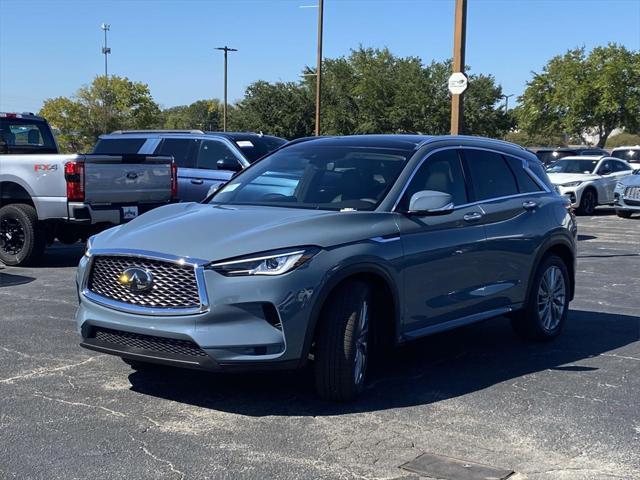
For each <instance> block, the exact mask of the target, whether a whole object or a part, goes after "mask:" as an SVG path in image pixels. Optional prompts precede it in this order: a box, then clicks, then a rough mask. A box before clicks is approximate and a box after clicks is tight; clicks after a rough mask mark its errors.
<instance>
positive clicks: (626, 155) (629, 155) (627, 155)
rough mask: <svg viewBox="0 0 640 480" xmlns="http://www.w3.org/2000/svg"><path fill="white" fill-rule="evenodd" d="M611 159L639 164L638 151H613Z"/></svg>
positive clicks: (639, 150)
mask: <svg viewBox="0 0 640 480" xmlns="http://www.w3.org/2000/svg"><path fill="white" fill-rule="evenodd" d="M611 156H612V157H616V158H621V159H622V160H626V161H627V162H635V163H638V162H640V149H628V150H626V149H625V150H615V151H614V152H611Z"/></svg>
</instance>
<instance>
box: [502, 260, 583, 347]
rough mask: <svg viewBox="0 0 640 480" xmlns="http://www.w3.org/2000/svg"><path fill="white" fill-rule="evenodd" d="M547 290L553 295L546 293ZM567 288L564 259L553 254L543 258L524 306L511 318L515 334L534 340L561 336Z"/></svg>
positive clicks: (565, 312) (568, 287) (565, 313)
mask: <svg viewBox="0 0 640 480" xmlns="http://www.w3.org/2000/svg"><path fill="white" fill-rule="evenodd" d="M551 272H553V273H551ZM553 275H555V277H554V276H553ZM554 287H555V288H554ZM550 289H551V292H552V293H553V295H547V293H548V292H549V290H550ZM570 289H571V284H570V280H569V272H568V270H567V266H566V265H565V263H564V261H563V260H562V259H561V258H560V257H557V256H555V255H550V256H548V257H545V258H544V259H543V260H542V261H541V262H540V264H539V265H538V268H537V270H536V274H535V276H534V277H533V283H532V285H531V289H530V292H529V298H528V299H527V304H526V306H525V308H524V309H523V310H522V311H520V312H518V313H516V314H514V315H513V316H512V318H511V326H512V327H513V329H514V331H515V332H516V334H518V335H519V336H520V337H521V338H523V339H524V340H533V341H545V340H552V339H554V338H556V337H557V336H558V335H560V332H561V331H562V329H563V327H564V324H565V323H566V320H567V314H568V312H569V295H570ZM543 304H544V305H543ZM545 307H546V308H545ZM546 312H548V314H549V315H546V314H545V313H546Z"/></svg>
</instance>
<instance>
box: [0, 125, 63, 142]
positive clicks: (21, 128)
mask: <svg viewBox="0 0 640 480" xmlns="http://www.w3.org/2000/svg"><path fill="white" fill-rule="evenodd" d="M0 139H2V141H4V142H5V143H6V144H7V145H8V146H11V147H32V148H48V149H52V148H55V146H56V145H55V141H54V140H53V135H51V130H49V127H48V126H47V124H46V123H45V122H43V121H34V120H29V119H23V118H0Z"/></svg>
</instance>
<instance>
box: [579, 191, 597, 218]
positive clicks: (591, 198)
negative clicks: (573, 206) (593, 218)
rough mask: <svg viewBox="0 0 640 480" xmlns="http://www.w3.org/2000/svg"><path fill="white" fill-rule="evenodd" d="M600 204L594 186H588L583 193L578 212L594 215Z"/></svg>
mask: <svg viewBox="0 0 640 480" xmlns="http://www.w3.org/2000/svg"><path fill="white" fill-rule="evenodd" d="M597 205H598V196H597V195H596V192H595V191H594V190H593V189H592V188H587V189H586V190H585V191H584V192H583V193H582V198H581V199H580V206H578V209H577V213H579V214H580V215H593V214H594V212H595V211H596V206H597Z"/></svg>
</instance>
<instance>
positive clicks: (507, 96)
mask: <svg viewBox="0 0 640 480" xmlns="http://www.w3.org/2000/svg"><path fill="white" fill-rule="evenodd" d="M513 96H514V94H513V93H512V94H511V95H500V98H504V112H505V113H507V112H508V111H509V98H511V97H513Z"/></svg>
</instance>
